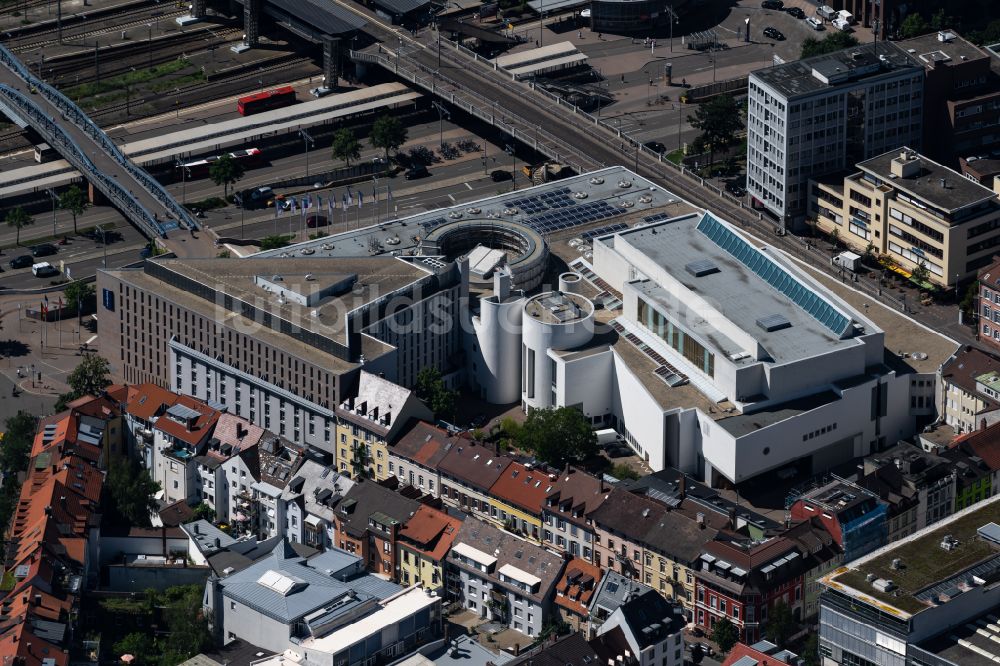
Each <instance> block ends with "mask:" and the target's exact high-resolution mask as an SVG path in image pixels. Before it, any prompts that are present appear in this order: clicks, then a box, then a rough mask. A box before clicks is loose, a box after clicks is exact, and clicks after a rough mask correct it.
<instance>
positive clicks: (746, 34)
mask: <svg viewBox="0 0 1000 666" xmlns="http://www.w3.org/2000/svg"><path fill="white" fill-rule="evenodd" d="M743 23H744V24H745V25H746V32H744V33H743V41H745V42H746V43H747V44H749V43H750V17H749V16H748V17H746V18H745V19H743Z"/></svg>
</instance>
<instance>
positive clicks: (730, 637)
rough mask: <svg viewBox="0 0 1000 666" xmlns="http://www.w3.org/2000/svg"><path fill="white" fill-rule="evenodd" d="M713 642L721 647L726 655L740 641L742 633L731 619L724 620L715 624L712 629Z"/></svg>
mask: <svg viewBox="0 0 1000 666" xmlns="http://www.w3.org/2000/svg"><path fill="white" fill-rule="evenodd" d="M712 640H713V641H715V644H716V645H718V646H719V649H720V650H722V652H723V653H724V654H725V653H727V652H729V651H730V650H732V649H733V646H734V645H736V643H737V642H738V641H739V640H740V632H739V630H738V629H737V628H736V625H734V624H733V623H732V622H730V621H729V618H726V617H724V618H722V619H721V620H719V621H718V622H716V623H715V627H714V628H713V629H712Z"/></svg>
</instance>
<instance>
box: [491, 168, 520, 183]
mask: <svg viewBox="0 0 1000 666" xmlns="http://www.w3.org/2000/svg"><path fill="white" fill-rule="evenodd" d="M490 178H492V179H493V182H494V183H502V182H504V181H505V180H513V179H514V174H512V173H511V172H510V171H506V170H504V169H496V170H495V171H491V172H490Z"/></svg>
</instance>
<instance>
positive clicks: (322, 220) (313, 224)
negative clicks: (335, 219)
mask: <svg viewBox="0 0 1000 666" xmlns="http://www.w3.org/2000/svg"><path fill="white" fill-rule="evenodd" d="M328 224H330V220H328V219H327V218H326V215H309V216H307V217H306V226H307V227H309V228H310V229H315V228H317V227H325V226H327V225H328Z"/></svg>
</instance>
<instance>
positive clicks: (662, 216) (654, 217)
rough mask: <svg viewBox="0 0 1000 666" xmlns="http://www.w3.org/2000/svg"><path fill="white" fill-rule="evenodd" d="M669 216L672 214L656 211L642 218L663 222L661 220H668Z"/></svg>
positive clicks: (646, 220) (647, 220)
mask: <svg viewBox="0 0 1000 666" xmlns="http://www.w3.org/2000/svg"><path fill="white" fill-rule="evenodd" d="M669 218H670V216H669V215H668V214H666V213H655V214H653V215H647V216H646V217H644V218H642V221H643V222H661V221H663V220H667V219H669Z"/></svg>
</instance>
